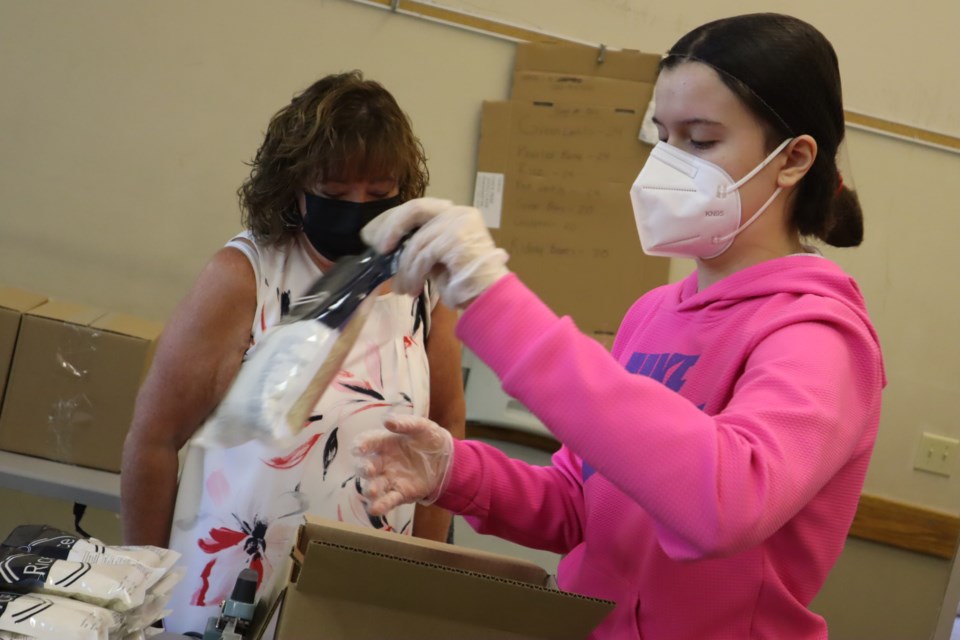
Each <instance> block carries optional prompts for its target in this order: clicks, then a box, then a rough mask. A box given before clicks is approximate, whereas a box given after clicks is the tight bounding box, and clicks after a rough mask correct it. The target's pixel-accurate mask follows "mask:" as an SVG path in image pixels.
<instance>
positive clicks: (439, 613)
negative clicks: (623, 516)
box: [252, 516, 614, 640]
mask: <svg viewBox="0 0 960 640" xmlns="http://www.w3.org/2000/svg"><path fill="white" fill-rule="evenodd" d="M294 558H295V562H294V565H293V569H292V571H291V577H290V582H289V584H287V585H286V588H285V589H284V590H283V592H282V593H281V595H280V596H279V597H278V598H277V604H276V605H275V606H274V607H273V609H272V610H271V611H269V612H268V613H267V614H266V615H264V616H263V617H262V619H261V620H259V621H258V622H257V623H256V628H257V631H256V632H255V633H254V634H253V636H252V637H253V638H255V639H258V640H302V639H303V638H323V640H346V639H348V638H349V639H350V640H364V639H373V638H377V639H380V638H391V639H396V640H404V639H408V638H409V639H413V638H418V639H429V638H443V639H445V640H446V639H449V638H458V639H477V640H479V639H483V640H499V639H504V640H506V639H510V640H521V639H524V638H551V639H553V640H573V639H582V638H586V637H587V636H588V635H589V634H590V632H591V631H592V630H593V629H594V628H595V627H596V626H597V625H598V624H600V622H601V621H602V620H603V619H604V618H605V617H606V615H607V614H608V613H610V611H612V610H613V606H614V603H612V602H609V601H605V600H596V599H593V598H585V597H583V596H579V595H575V594H570V593H564V592H562V591H559V590H558V589H557V588H556V587H555V586H553V585H552V581H551V576H549V575H548V574H547V573H546V572H545V571H544V570H543V569H542V568H541V567H539V566H537V565H535V564H532V563H529V562H525V561H522V560H517V559H514V558H508V557H506V556H500V555H495V554H489V553H484V552H481V551H475V550H471V549H466V548H463V547H458V546H455V545H449V544H444V543H438V542H431V541H428V540H421V539H419V538H411V537H408V536H400V535H397V534H391V533H384V532H381V531H376V530H373V529H363V528H359V527H355V526H351V525H345V524H343V523H338V522H332V521H327V520H322V519H319V518H313V517H309V516H308V518H307V522H306V523H305V524H304V525H302V526H301V528H300V534H299V539H298V541H297V545H296V548H295V551H294ZM271 622H272V623H273V624H274V625H275V629H276V630H275V635H272V632H271V631H270V628H271Z"/></svg>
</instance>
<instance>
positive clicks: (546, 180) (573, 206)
mask: <svg viewBox="0 0 960 640" xmlns="http://www.w3.org/2000/svg"><path fill="white" fill-rule="evenodd" d="M642 117H643V114H642V113H639V114H638V113H632V112H623V111H618V110H616V109H613V108H610V107H589V106H570V105H535V104H529V103H518V102H514V101H509V102H491V103H485V104H484V106H483V116H482V120H481V133H480V135H481V139H480V151H479V154H478V158H477V168H478V171H480V172H483V173H485V174H488V175H489V174H498V175H502V176H503V181H502V185H503V187H502V192H501V193H500V194H499V198H500V201H501V203H502V212H503V213H502V217H501V220H500V222H499V224H498V226H496V227H495V228H491V235H493V237H494V240H495V241H496V243H497V245H498V246H500V247H503V248H504V249H505V250H506V251H507V253H509V254H510V262H509V266H510V269H511V270H512V271H514V272H516V273H517V274H518V275H519V276H520V277H521V278H522V279H523V281H524V282H525V283H526V284H527V285H528V286H529V287H530V288H531V289H533V290H534V291H535V292H536V293H537V295H539V296H540V298H541V299H542V300H543V301H544V302H546V303H547V304H548V305H549V306H550V307H551V308H552V309H553V310H554V311H555V312H556V313H558V314H560V315H569V316H570V317H572V318H573V320H574V321H575V322H576V323H577V326H578V327H579V328H580V329H581V330H582V331H584V332H585V333H587V334H591V335H594V337H597V338H600V339H602V338H604V337H609V336H612V335H613V334H614V333H615V332H616V330H617V328H618V327H619V325H620V321H621V320H622V318H623V316H624V314H625V313H626V311H627V309H628V308H629V307H630V305H631V304H633V302H634V301H635V300H636V299H637V298H639V297H640V296H641V295H642V294H643V293H645V292H646V291H648V290H650V289H652V288H654V287H656V286H659V285H661V284H665V283H666V282H667V278H668V275H669V268H670V262H669V260H667V259H664V258H652V257H650V256H647V255H645V254H644V253H643V250H642V248H641V246H640V239H639V236H638V233H637V228H636V222H635V221H634V216H633V209H632V205H631V204H630V185H631V184H632V183H633V180H634V179H635V178H636V175H637V173H638V172H639V171H640V168H641V167H642V166H643V162H644V161H645V159H646V156H647V154H648V152H649V151H648V148H647V147H646V145H644V144H642V143H640V142H638V141H637V138H636V132H637V131H638V129H639V127H640V121H641V119H642Z"/></svg>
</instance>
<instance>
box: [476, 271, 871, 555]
mask: <svg viewBox="0 0 960 640" xmlns="http://www.w3.org/2000/svg"><path fill="white" fill-rule="evenodd" d="M458 333H459V334H460V336H461V338H462V339H463V340H464V342H465V343H466V344H467V345H468V346H469V347H470V349H471V350H473V351H474V353H476V354H477V355H478V356H480V357H481V358H482V359H483V360H484V361H485V362H486V363H487V364H488V365H489V366H490V367H491V368H492V369H493V370H494V371H495V372H496V373H497V375H498V376H500V378H501V380H502V382H503V385H504V390H505V391H506V392H507V393H509V394H510V395H512V396H514V397H516V398H517V399H518V400H520V401H521V402H523V403H524V405H526V406H527V407H528V408H529V409H530V410H531V411H532V412H533V413H534V414H536V415H537V416H538V417H539V418H540V419H541V420H542V421H543V423H544V424H545V425H547V427H548V428H549V429H550V430H551V431H552V432H553V433H554V434H555V435H556V436H557V437H558V438H559V440H560V441H561V442H563V443H564V445H565V446H566V447H568V448H569V449H570V450H571V451H572V452H573V453H574V454H576V455H577V456H579V457H580V458H582V459H583V460H584V461H585V462H586V463H588V464H590V465H591V466H592V467H594V468H595V469H596V470H597V471H598V472H599V473H600V474H601V475H602V476H603V477H604V478H606V479H607V480H608V481H609V482H611V483H612V484H614V485H615V486H617V487H618V488H619V489H620V490H621V491H623V492H624V493H626V494H627V495H628V496H630V497H631V498H632V499H633V500H634V501H636V502H637V503H638V504H639V505H640V506H641V507H642V508H643V509H644V510H645V511H647V512H648V513H649V514H650V515H651V517H652V518H653V520H654V522H655V526H656V530H657V535H658V539H659V541H660V544H661V546H662V547H663V549H664V551H665V552H666V553H667V554H668V555H670V556H671V557H673V558H675V559H697V558H703V557H712V556H721V555H730V554H733V553H737V552H739V551H741V550H744V549H747V548H750V547H752V546H755V545H756V544H759V543H760V542H762V541H763V540H765V539H766V538H767V537H768V536H770V535H771V534H772V533H774V532H775V531H777V530H778V529H779V528H780V527H782V526H783V525H784V524H785V523H786V522H787V521H788V520H790V519H791V518H792V517H793V516H794V515H796V514H797V513H798V512H799V511H800V510H801V509H802V508H803V507H804V506H805V505H806V504H807V503H808V502H809V501H810V500H811V499H812V498H813V497H814V496H815V495H816V494H817V492H818V491H819V490H820V489H821V488H822V487H823V486H824V485H825V484H826V483H827V482H828V481H829V480H830V479H831V478H832V477H833V476H834V475H835V474H836V473H837V472H838V470H839V469H841V468H842V467H843V466H844V465H845V464H846V463H847V462H848V461H849V460H850V459H851V457H852V456H853V455H854V454H855V453H857V452H858V448H860V447H864V446H870V444H871V443H872V438H870V437H865V433H866V432H868V431H871V430H872V429H875V426H876V421H877V418H878V411H879V389H880V388H881V386H882V382H881V380H880V377H881V376H882V373H881V370H880V367H879V365H878V363H877V355H876V353H874V352H872V351H871V350H870V347H868V346H866V344H865V340H864V338H863V336H862V335H860V334H858V333H857V332H855V331H849V332H847V331H844V330H842V328H841V330H838V327H837V326H836V325H834V324H831V323H829V322H816V321H808V322H797V323H795V324H788V325H785V326H783V327H782V328H780V329H779V330H777V331H775V332H774V333H772V334H771V335H769V336H767V337H766V339H764V340H763V341H762V342H761V343H760V344H759V345H757V346H756V347H755V348H754V349H753V351H752V352H751V353H750V354H749V356H748V360H747V362H746V366H745V370H744V373H743V375H741V376H740V378H739V380H738V381H737V384H736V388H735V390H734V395H733V399H732V400H731V402H730V403H729V404H728V406H727V407H726V408H725V409H724V410H723V412H722V413H720V414H717V415H714V416H710V415H707V414H706V413H704V412H702V411H701V410H700V409H698V408H697V407H696V406H694V405H693V404H692V403H691V402H690V401H689V400H687V399H686V398H684V397H682V396H681V395H680V394H678V393H675V392H673V391H671V390H670V389H668V388H667V387H665V386H663V385H662V384H661V383H659V382H657V381H655V380H652V379H650V378H646V377H643V376H637V375H632V374H630V373H629V372H627V371H626V370H624V369H623V368H622V367H621V366H620V364H619V363H618V362H617V361H616V360H615V359H614V358H613V357H611V355H610V354H609V353H607V352H606V351H605V350H604V349H603V347H602V346H600V345H599V344H598V343H597V342H595V341H594V340H591V339H590V338H589V337H587V336H585V335H583V334H582V333H580V332H579V331H578V330H577V329H576V327H575V326H574V324H573V322H572V321H571V320H570V319H569V318H558V317H557V316H556V315H555V314H554V313H553V312H552V311H551V310H550V309H549V308H547V307H546V305H544V304H543V303H542V302H541V301H540V300H539V299H538V298H537V297H536V296H535V295H534V294H533V293H532V292H530V291H529V290H528V289H527V288H526V287H525V286H524V285H523V284H522V283H521V282H520V281H519V280H518V279H517V278H516V277H515V276H509V277H507V278H504V279H502V280H501V281H499V282H498V283H497V284H496V285H494V286H493V287H491V289H489V290H488V291H487V292H485V293H484V294H483V295H482V296H481V297H480V298H479V299H478V300H477V301H475V302H474V304H473V305H471V307H470V308H469V309H468V310H467V311H466V312H465V313H464V315H463V316H462V318H461V320H460V323H459V325H458ZM625 452H626V453H625ZM493 490H496V487H494V489H493ZM520 493H521V492H516V491H513V492H510V491H503V492H500V491H498V492H497V493H496V495H495V496H487V497H486V498H485V499H486V500H487V501H489V502H490V503H496V504H497V506H498V510H502V513H504V514H508V513H509V508H510V506H509V505H510V503H511V501H516V500H519V499H520V498H519V497H518V494H520ZM504 517H508V516H504Z"/></svg>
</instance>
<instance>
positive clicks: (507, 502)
mask: <svg viewBox="0 0 960 640" xmlns="http://www.w3.org/2000/svg"><path fill="white" fill-rule="evenodd" d="M655 98H656V101H655V104H656V108H655V118H654V122H655V123H656V126H657V128H658V130H659V133H660V140H661V141H660V143H659V144H657V145H656V147H654V149H653V150H652V151H651V154H650V158H649V160H648V161H647V163H646V164H645V165H644V167H643V170H642V171H641V172H640V175H639V176H638V177H637V180H636V182H635V183H634V185H633V188H632V189H631V197H632V200H633V206H634V212H635V215H636V220H637V226H638V229H639V234H640V240H641V244H642V246H643V249H644V251H646V252H647V253H650V254H653V255H664V256H673V257H687V258H692V259H694V260H696V263H697V269H696V272H695V273H694V274H693V275H691V276H690V277H689V278H687V279H686V280H684V281H682V282H679V283H676V284H673V285H667V286H663V287H660V288H658V289H655V290H653V291H651V292H649V293H647V294H646V295H644V296H643V297H641V298H640V299H639V300H638V301H637V302H636V303H635V304H634V305H633V307H632V308H631V309H630V310H629V312H628V313H627V315H626V317H625V318H624V320H623V323H622V324H621V326H620V330H619V332H618V334H617V338H616V342H615V344H614V347H613V352H612V357H611V354H610V353H607V352H606V351H605V350H604V349H603V348H602V347H601V346H600V345H599V344H598V343H596V342H594V341H593V340H592V339H590V338H589V337H587V336H585V335H583V334H581V333H580V332H579V331H578V330H577V328H576V327H575V326H574V324H573V322H572V321H571V320H570V319H569V318H559V317H557V316H556V315H555V314H554V313H553V312H552V311H551V310H550V309H548V308H547V307H546V306H545V305H544V304H543V303H542V302H541V301H540V300H539V299H538V298H537V297H536V296H535V295H534V294H533V293H531V291H530V290H529V289H527V288H526V287H525V286H524V285H523V283H522V282H520V281H519V280H518V279H517V278H516V277H515V276H514V275H512V274H510V273H509V272H508V271H507V269H506V266H505V263H506V254H505V253H504V252H503V251H502V250H500V249H497V248H496V247H495V246H494V244H493V242H492V240H491V238H490V236H489V234H488V233H487V231H486V229H485V227H484V225H483V222H482V217H481V215H480V213H479V212H478V211H476V210H475V209H472V208H470V207H458V206H452V205H451V204H450V203H448V202H445V201H439V200H430V199H427V200H419V201H413V202H410V203H407V204H405V205H402V206H401V207H398V208H397V209H394V210H392V211H389V212H387V213H385V214H383V215H382V216H381V217H380V218H379V219H377V220H376V221H374V222H373V223H371V225H369V226H368V227H367V228H366V229H365V230H364V235H365V237H366V238H367V239H368V241H369V242H370V243H371V244H373V245H374V246H377V247H379V248H380V249H382V250H387V249H390V248H392V247H393V246H395V244H396V242H397V240H398V239H399V238H400V237H401V236H403V235H404V234H405V233H407V232H409V231H410V230H412V229H415V228H417V227H420V229H419V231H417V232H416V233H415V234H414V235H413V237H412V238H411V239H410V241H409V242H408V244H407V247H406V249H405V251H404V253H403V257H402V259H401V263H400V273H399V274H398V276H397V279H396V284H395V287H396V288H397V289H400V290H406V291H409V292H416V291H418V290H419V289H420V288H421V287H422V283H423V281H424V278H425V277H426V276H427V275H428V274H430V273H432V274H433V275H434V276H436V277H437V279H438V282H439V284H440V289H441V296H442V297H443V299H444V300H445V301H446V302H447V303H448V304H449V305H451V306H458V307H460V308H465V309H466V311H465V312H464V313H463V315H462V317H461V318H460V321H459V324H458V326H457V331H458V334H459V336H460V337H461V339H462V340H463V341H464V343H466V344H467V345H468V346H469V347H470V349H471V350H473V351H474V353H476V354H477V355H478V356H480V357H481V358H482V359H483V360H484V362H486V363H487V365H489V366H490V367H491V368H492V369H493V370H494V371H495V372H496V373H497V374H498V375H499V377H500V378H501V380H502V381H503V387H504V390H505V391H507V392H508V393H509V394H510V395H512V396H514V397H515V398H517V399H519V400H520V401H521V402H522V403H523V404H525V405H526V406H527V407H528V408H529V409H530V410H531V411H533V412H534V413H535V414H536V415H537V416H538V417H539V418H540V419H541V420H542V421H543V423H544V424H545V425H546V426H547V427H548V428H549V429H550V430H551V431H552V432H553V433H554V434H555V435H556V437H557V438H558V439H559V440H560V442H561V443H563V447H562V448H561V449H560V451H559V452H558V453H557V454H556V455H555V456H554V458H553V464H552V465H551V466H548V467H535V466H531V465H529V464H526V463H524V462H521V461H517V460H511V459H509V458H507V457H506V456H505V455H503V454H502V453H500V452H499V451H497V450H496V449H494V448H492V447H489V446H486V445H484V444H482V443H479V442H470V441H454V440H453V439H452V438H450V436H449V434H448V432H447V431H446V430H444V429H442V428H440V427H437V426H436V425H434V424H432V423H431V422H430V421H429V420H426V419H424V418H417V417H412V416H396V417H391V418H388V419H387V420H386V422H385V425H386V427H387V429H388V431H384V432H381V433H376V432H374V433H371V434H365V437H362V438H361V439H359V440H358V441H357V442H356V443H355V447H354V453H355V455H356V456H357V467H358V472H359V474H360V475H361V477H362V478H363V479H364V493H365V495H366V497H367V498H368V499H369V500H370V504H369V509H370V511H371V512H372V513H379V512H382V511H386V510H388V509H390V508H392V507H393V506H394V505H396V504H399V503H403V502H410V501H421V502H424V503H429V502H431V501H436V503H437V504H438V505H440V506H442V507H445V508H447V509H450V510H452V511H454V512H457V513H460V514H463V515H464V516H465V517H466V518H467V519H468V520H469V521H470V523H471V524H472V525H473V526H474V527H475V528H476V529H477V530H478V531H481V532H484V533H493V534H496V535H498V536H501V537H504V538H507V539H509V540H512V541H515V542H518V543H520V544H524V545H528V546H531V547H535V548H539V549H547V550H550V551H553V552H557V553H561V554H564V558H563V560H562V561H561V563H560V566H559V569H558V581H559V584H560V586H561V588H563V589H565V590H568V591H573V592H577V593H581V594H584V595H588V596H594V597H598V598H605V599H609V600H614V601H616V603H617V606H616V608H615V609H614V611H613V612H612V613H611V614H610V615H609V616H608V617H607V619H606V620H605V621H604V622H603V623H602V624H601V625H600V626H599V627H598V628H597V629H596V630H595V632H594V637H596V638H616V639H620V638H644V639H646V640H684V639H691V640H694V639H695V640H708V639H714V638H716V639H736V640H742V639H746V638H750V639H760V638H768V639H771V640H792V639H797V640H800V639H803V640H806V639H811V640H812V639H814V638H826V637H827V626H826V623H825V622H824V620H823V619H822V618H821V617H820V616H818V615H816V614H815V613H813V612H812V611H810V610H809V608H808V605H809V604H810V601H811V600H812V599H813V597H814V596H815V595H816V593H817V591H818V590H819V589H820V588H821V586H822V585H823V583H824V580H825V579H826V577H827V574H828V572H829V571H830V569H831V567H832V566H833V565H834V563H835V561H836V560H837V557H838V556H839V554H840V552H841V550H842V548H843V544H844V540H845V538H846V535H847V532H848V530H849V527H850V523H851V521H852V519H853V516H854V512H855V511H856V507H857V502H858V499H859V496H860V491H861V488H862V485H863V479H864V475H865V473H866V470H867V464H868V462H869V459H870V454H871V451H872V448H873V443H874V439H875V436H876V430H877V424H878V421H879V417H880V396H881V390H882V388H883V386H884V384H885V378H884V372H883V364H882V359H881V353H880V345H879V343H878V340H877V335H876V332H875V331H874V329H873V327H872V326H871V324H870V320H869V318H868V317H867V312H866V309H865V305H864V301H863V298H862V296H861V295H860V292H859V290H858V289H857V285H856V283H855V282H854V281H853V279H852V278H850V277H849V276H848V275H846V274H845V273H843V271H841V270H840V268H839V267H838V266H837V265H836V264H834V263H832V262H830V261H829V260H827V259H826V258H823V257H821V256H820V255H818V254H817V253H816V251H815V250H813V249H811V248H810V247H808V246H807V245H805V244H804V239H806V238H810V237H813V238H818V239H820V240H822V241H824V242H826V243H828V244H830V245H833V246H839V247H847V246H856V245H858V244H859V243H860V241H861V240H862V236H863V220H862V215H861V211H860V207H859V204H858V202H857V199H856V196H855V195H854V194H853V193H852V192H851V191H850V190H849V189H847V188H846V187H844V185H843V183H842V180H841V179H840V176H839V173H838V171H837V166H836V162H835V157H836V153H837V147H838V145H839V144H840V142H841V140H842V139H843V135H844V119H843V105H842V102H841V91H840V76H839V71H838V66H837V59H836V55H835V54H834V51H833V48H832V47H831V45H830V43H829V42H828V41H827V40H826V39H825V38H824V37H823V35H822V34H820V32H818V31H817V30H816V29H814V28H813V27H811V26H810V25H808V24H806V23H804V22H802V21H800V20H797V19H794V18H791V17H788V16H782V15H774V14H754V15H745V16H738V17H734V18H729V19H725V20H720V21H717V22H712V23H710V24H707V25H704V26H702V27H699V28H698V29H695V30H694V31H692V32H691V33H689V34H687V35H686V36H684V37H683V38H681V39H680V41H679V42H677V44H676V45H674V46H673V48H672V49H671V50H670V52H669V53H668V54H667V55H666V56H665V57H664V59H663V61H662V63H661V71H660V75H659V79H658V80H657V85H656V91H655ZM598 286H601V287H602V283H598Z"/></svg>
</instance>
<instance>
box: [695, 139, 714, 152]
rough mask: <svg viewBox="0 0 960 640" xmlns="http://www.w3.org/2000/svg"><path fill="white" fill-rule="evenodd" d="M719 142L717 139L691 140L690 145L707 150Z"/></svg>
mask: <svg viewBox="0 0 960 640" xmlns="http://www.w3.org/2000/svg"><path fill="white" fill-rule="evenodd" d="M715 144H717V141H716V140H690V146H691V147H693V148H694V149H698V150H700V151H705V150H707V149H710V148H711V147H713V145H715Z"/></svg>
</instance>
